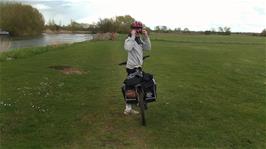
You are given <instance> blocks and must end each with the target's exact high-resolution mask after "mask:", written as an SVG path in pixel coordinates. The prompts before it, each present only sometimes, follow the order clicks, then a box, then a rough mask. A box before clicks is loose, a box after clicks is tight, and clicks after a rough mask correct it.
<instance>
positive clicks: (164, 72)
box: [0, 34, 266, 149]
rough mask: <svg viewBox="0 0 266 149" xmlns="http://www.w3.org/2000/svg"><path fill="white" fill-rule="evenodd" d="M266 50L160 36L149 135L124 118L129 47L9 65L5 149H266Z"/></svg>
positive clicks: (152, 65)
mask: <svg viewBox="0 0 266 149" xmlns="http://www.w3.org/2000/svg"><path fill="white" fill-rule="evenodd" d="M265 50H266V49H265V38H259V37H248V36H247V37H245V36H244V37H243V36H230V37H227V36H198V35H197V36H190V35H183V36H179V35H178V36H177V35H172V34H162V35H157V34H156V35H153V36H152V52H151V53H149V54H150V55H151V58H149V59H147V61H146V62H145V65H144V69H145V70H146V71H147V72H152V73H153V74H154V75H155V77H156V80H157V82H158V102H156V103H152V104H150V105H149V110H148V111H147V124H148V125H147V127H142V126H141V125H140V120H139V117H138V116H128V117H126V116H124V115H123V114H122V112H123V108H124V103H123V99H122V95H121V91H120V86H121V83H122V81H123V79H124V78H125V74H126V73H125V70H124V68H123V67H121V66H118V65H117V64H118V63H120V62H121V61H124V60H125V59H126V52H124V51H123V41H122V40H119V41H93V42H84V43H78V44H73V45H70V46H59V47H55V48H52V49H51V50H49V51H47V52H45V53H40V54H37V55H34V56H29V57H27V56H26V57H24V58H18V59H15V60H10V61H2V62H1V72H0V74H1V78H0V79H1V80H0V81H1V88H0V89H1V90H0V91H1V94H0V98H1V99H0V128H1V134H0V137H1V138H0V143H1V144H0V145H1V146H0V147H1V148H27V149H28V148H194V147H204V148H206V147H207V148H213V147H215V148H217V147H218V148H243V147H246V148H264V147H265V139H266V126H265V124H266V110H265V109H266V106H265V105H266V102H265V99H266V95H265V94H266V92H265V87H266V80H265V77H266V70H265V68H266V66H265V62H266V61H265ZM51 65H69V66H73V67H77V68H80V69H81V70H84V71H85V72H87V73H85V74H82V75H78V74H73V75H65V74H63V73H61V72H58V71H56V70H54V69H50V68H49V66H51Z"/></svg>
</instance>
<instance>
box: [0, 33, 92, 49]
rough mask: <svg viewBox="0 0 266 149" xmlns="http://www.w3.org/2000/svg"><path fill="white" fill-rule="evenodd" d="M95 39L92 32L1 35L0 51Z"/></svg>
mask: <svg viewBox="0 0 266 149" xmlns="http://www.w3.org/2000/svg"><path fill="white" fill-rule="evenodd" d="M92 39H93V35H92V34H78V33H76V34H74V33H71V34H66V33H60V34H55V33H53V34H52V33H51V34H47V33H43V34H42V35H40V36H33V37H15V38H11V37H2V36H0V41H1V43H0V51H6V50H11V49H20V48H30V47H41V46H47V45H60V44H71V43H75V42H83V41H89V40H92Z"/></svg>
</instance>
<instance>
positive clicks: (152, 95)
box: [122, 72, 157, 103]
mask: <svg viewBox="0 0 266 149" xmlns="http://www.w3.org/2000/svg"><path fill="white" fill-rule="evenodd" d="M137 84H141V85H142V87H143V90H144V97H145V101H146V102H153V101H155V100H156V96H157V93H156V82H155V79H154V78H153V75H151V74H149V73H145V72H142V75H134V76H133V77H128V78H127V79H125V81H124V83H123V86H122V93H123V96H124V99H125V101H126V103H137V102H138V101H137V98H136V96H137V94H136V91H135V85H137Z"/></svg>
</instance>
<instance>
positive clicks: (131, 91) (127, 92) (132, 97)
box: [122, 84, 138, 104]
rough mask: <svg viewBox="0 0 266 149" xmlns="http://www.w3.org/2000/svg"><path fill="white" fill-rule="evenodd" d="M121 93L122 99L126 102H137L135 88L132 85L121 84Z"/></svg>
mask: <svg viewBox="0 0 266 149" xmlns="http://www.w3.org/2000/svg"><path fill="white" fill-rule="evenodd" d="M122 93H123V96H124V99H125V101H126V103H131V104H132V103H133V104H136V103H138V101H137V96H136V91H135V88H134V87H132V86H127V85H126V84H123V86H122Z"/></svg>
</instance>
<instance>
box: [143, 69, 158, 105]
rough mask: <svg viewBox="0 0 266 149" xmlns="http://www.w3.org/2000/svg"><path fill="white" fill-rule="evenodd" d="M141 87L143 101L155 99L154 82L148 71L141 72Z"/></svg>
mask: <svg viewBox="0 0 266 149" xmlns="http://www.w3.org/2000/svg"><path fill="white" fill-rule="evenodd" d="M142 87H143V89H144V94H145V101H146V102H153V101H156V97H157V92H156V89H157V88H156V82H155V79H154V78H153V75H151V74H149V73H144V74H143V82H142Z"/></svg>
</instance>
